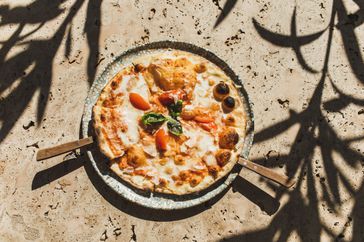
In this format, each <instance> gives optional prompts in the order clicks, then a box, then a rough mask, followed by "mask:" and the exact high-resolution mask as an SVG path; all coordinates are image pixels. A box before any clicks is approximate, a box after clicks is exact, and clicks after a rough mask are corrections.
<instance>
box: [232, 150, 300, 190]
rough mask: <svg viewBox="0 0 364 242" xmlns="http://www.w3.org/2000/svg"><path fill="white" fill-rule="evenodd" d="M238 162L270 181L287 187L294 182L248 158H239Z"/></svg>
mask: <svg viewBox="0 0 364 242" xmlns="http://www.w3.org/2000/svg"><path fill="white" fill-rule="evenodd" d="M238 163H239V164H240V165H242V166H244V167H246V168H248V169H249V170H252V171H254V172H255V173H257V174H259V175H261V176H264V177H265V178H268V179H270V180H272V181H275V182H277V183H279V184H281V185H283V186H285V187H287V188H289V187H291V186H293V184H295V183H296V182H295V181H294V180H293V179H289V178H288V177H287V176H285V175H281V174H278V173H276V172H275V171H273V170H271V169H269V168H267V167H264V166H261V165H258V164H256V163H254V162H252V161H249V160H246V159H244V158H241V157H240V158H239V161H238Z"/></svg>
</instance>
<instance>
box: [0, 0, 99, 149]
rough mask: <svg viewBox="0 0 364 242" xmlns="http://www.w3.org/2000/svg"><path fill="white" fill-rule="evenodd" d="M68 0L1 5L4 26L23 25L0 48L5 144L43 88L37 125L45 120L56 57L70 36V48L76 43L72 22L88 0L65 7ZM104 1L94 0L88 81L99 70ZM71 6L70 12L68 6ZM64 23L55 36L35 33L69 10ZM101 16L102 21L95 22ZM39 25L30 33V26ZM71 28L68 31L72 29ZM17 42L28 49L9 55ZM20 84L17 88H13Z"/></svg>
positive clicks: (89, 29) (0, 135)
mask: <svg viewBox="0 0 364 242" xmlns="http://www.w3.org/2000/svg"><path fill="white" fill-rule="evenodd" d="M63 2H64V1H63V0H61V1H49V0H37V1H34V2H32V3H30V4H29V5H26V6H21V7H15V8H12V9H10V7H9V6H8V5H0V17H1V22H0V27H6V26H10V25H15V26H17V28H16V29H15V31H14V32H13V33H12V34H11V36H10V37H9V38H8V39H7V40H3V41H1V43H0V44H1V48H0V96H1V98H0V106H1V107H2V108H1V110H0V121H1V123H2V124H1V128H0V143H1V142H2V141H3V140H4V139H5V138H6V137H7V135H8V134H9V132H10V131H11V129H12V128H13V126H14V124H15V123H16V122H17V120H18V119H19V117H20V116H21V115H22V113H23V112H24V110H25V109H26V107H27V106H28V104H29V103H30V101H31V100H32V99H33V97H34V96H35V95H36V94H37V92H38V91H39V92H40V95H39V97H38V107H37V117H36V118H37V119H36V120H37V124H38V126H39V125H40V123H41V122H42V119H43V116H44V112H45V108H46V106H47V105H48V103H49V95H50V87H51V84H52V81H53V76H54V73H53V64H54V58H55V56H56V54H57V52H58V50H59V48H60V46H61V43H62V41H63V39H64V38H65V37H67V38H66V39H67V40H66V53H65V55H66V56H67V55H69V53H70V50H71V48H72V38H71V26H72V21H73V19H74V17H75V16H76V15H77V13H78V11H79V10H80V8H81V7H82V5H83V4H84V2H85V0H75V1H74V3H73V4H72V6H71V7H70V8H69V9H65V8H62V3H63ZM100 8H101V1H97V3H94V1H91V0H90V1H89V2H88V11H87V16H86V24H85V32H86V35H87V41H88V43H89V48H90V56H89V58H88V68H87V70H88V71H87V73H88V81H89V83H90V84H91V83H92V81H93V79H94V77H95V72H96V64H95V63H96V62H97V58H98V50H99V35H100V18H101V12H100V11H101V10H100ZM67 10H68V11H67ZM65 12H66V15H65V17H64V18H63V20H62V22H61V24H60V25H59V27H57V28H56V29H55V31H54V33H53V35H52V36H51V37H50V38H44V39H39V38H35V37H33V36H32V35H34V33H36V32H37V31H39V30H40V29H41V28H42V27H43V26H45V25H46V24H47V23H48V22H50V21H51V20H53V19H55V18H57V17H59V16H60V14H62V13H65ZM95 18H98V25H97V26H96V28H94V27H92V26H94V21H95ZM30 24H33V25H34V24H36V25H37V26H36V27H35V28H34V29H33V30H31V31H29V32H27V33H24V32H25V27H26V26H27V25H30ZM67 30H68V31H67ZM15 47H22V50H21V51H20V52H18V53H17V54H15V55H14V56H11V57H10V58H8V59H6V56H7V55H8V54H9V53H10V52H11V51H12V50H13V48H15ZM14 86H15V88H13V87H14Z"/></svg>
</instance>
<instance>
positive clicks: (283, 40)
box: [253, 8, 326, 73]
mask: <svg viewBox="0 0 364 242" xmlns="http://www.w3.org/2000/svg"><path fill="white" fill-rule="evenodd" d="M253 24H254V27H255V29H256V30H257V31H258V33H259V35H260V36H261V37H262V38H263V39H265V40H267V41H269V42H270V43H272V44H274V45H277V46H280V47H291V48H292V49H293V51H294V52H295V54H296V57H297V60H298V62H299V63H300V64H301V66H302V68H303V69H304V70H306V71H308V72H311V73H317V71H316V70H314V69H313V68H311V67H310V66H309V65H308V64H307V63H306V61H305V59H304V57H303V55H302V52H301V47H302V46H304V45H307V44H309V43H311V42H313V41H314V40H316V39H318V38H319V37H320V36H321V35H322V34H323V33H324V32H325V30H326V29H324V30H321V31H319V32H317V33H313V34H309V35H305V36H297V23H296V8H295V9H294V11H293V14H292V19H291V35H290V36H287V35H281V34H277V33H274V32H271V31H269V30H267V29H265V28H263V27H262V26H261V25H260V24H259V23H258V22H257V21H256V20H255V19H253Z"/></svg>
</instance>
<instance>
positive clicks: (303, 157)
mask: <svg viewBox="0 0 364 242" xmlns="http://www.w3.org/2000/svg"><path fill="white" fill-rule="evenodd" d="M340 9H341V10H340ZM342 9H343V4H342V2H341V0H335V1H334V2H333V7H332V12H331V17H330V23H329V27H328V30H329V37H328V41H327V47H326V54H325V60H324V66H323V69H322V73H321V79H320V81H319V83H318V85H317V86H316V89H315V91H314V93H313V95H312V97H311V100H310V102H309V104H308V107H307V108H306V109H305V110H303V111H301V112H298V113H297V112H295V111H293V110H290V116H289V117H288V118H287V119H285V120H283V121H281V122H278V123H276V124H273V125H272V126H270V127H268V128H266V129H263V130H262V131H260V132H258V133H257V134H256V136H255V142H256V143H260V142H264V141H266V140H269V139H272V138H274V137H275V136H277V135H279V134H281V133H284V132H286V131H287V130H288V129H289V128H290V127H292V126H293V125H296V124H298V125H299V127H300V128H299V131H298V133H297V135H296V138H295V140H294V141H293V143H292V145H291V147H290V152H289V153H288V154H286V155H280V156H276V157H270V160H274V163H271V164H270V166H271V167H278V166H282V165H285V169H286V173H287V174H288V176H289V177H293V176H295V177H297V184H296V186H295V188H294V190H292V191H284V190H279V189H278V191H277V193H276V198H277V199H279V198H280V197H281V196H283V194H288V195H289V200H288V202H287V203H286V204H284V205H283V207H282V208H281V209H280V210H279V211H278V213H277V214H276V215H275V217H274V218H273V219H272V221H271V223H270V224H269V225H268V226H267V227H265V228H263V229H260V230H256V231H252V232H248V233H243V234H240V235H236V236H231V237H228V238H224V241H226V240H228V241H253V240H254V241H272V240H275V241H287V240H288V239H289V238H290V235H291V234H292V233H293V232H296V234H297V235H298V237H299V238H300V239H301V240H302V241H320V239H321V234H322V232H325V233H327V234H328V235H329V236H331V237H332V238H338V236H339V237H340V236H343V234H339V235H337V234H335V233H334V232H332V229H331V228H330V227H328V226H327V225H326V224H323V223H322V222H321V215H320V212H319V211H320V206H321V204H320V203H321V202H324V203H326V204H327V206H328V209H330V210H331V211H332V212H333V213H340V205H341V204H342V197H341V193H340V191H339V188H338V187H339V184H342V186H343V188H344V189H345V190H346V192H347V193H348V194H350V195H351V196H354V197H355V199H356V200H355V205H354V207H353V210H352V217H353V222H354V225H353V241H361V239H362V238H363V233H364V230H363V229H362V226H361V225H362V223H363V219H364V217H363V216H361V215H359V213H360V212H363V211H364V210H363V209H364V206H363V205H362V201H363V199H362V197H363V196H361V194H360V192H362V191H363V184H364V183H362V185H361V188H360V189H358V190H356V189H355V187H353V186H352V185H351V178H350V177H347V176H345V175H344V173H343V171H342V170H341V167H342V165H341V166H338V165H337V164H336V162H335V160H334V157H333V154H334V153H336V154H339V155H340V156H341V157H342V159H343V162H344V164H345V166H349V167H352V168H356V167H358V165H359V164H360V162H362V161H364V156H363V154H361V153H360V152H359V151H357V150H354V149H353V148H351V147H350V145H351V143H352V142H358V141H362V140H364V137H363V136H359V137H353V138H349V139H342V138H340V136H339V135H338V134H337V132H336V131H335V130H334V129H333V128H332V127H331V126H330V124H329V121H328V120H327V119H326V118H325V114H324V113H323V111H322V110H321V106H322V107H323V108H324V109H325V110H326V111H329V112H341V110H343V109H344V108H346V107H347V106H348V105H350V104H356V105H360V106H364V100H361V99H357V98H354V97H352V96H350V95H348V94H344V93H343V92H342V91H340V90H339V89H338V88H337V87H336V85H335V84H334V82H333V81H332V80H331V78H330V76H329V73H328V65H329V56H330V51H331V45H332V38H333V29H334V19H335V16H336V14H337V12H340V11H343V10H342ZM341 15H342V16H341V17H340V13H338V16H339V20H340V18H341V20H342V19H343V16H344V14H341ZM294 16H295V11H294V13H293V17H292V21H291V36H284V35H280V34H275V33H273V32H271V31H269V30H267V29H265V28H263V27H262V26H261V25H260V24H259V23H257V21H256V20H254V19H253V23H254V26H255V28H256V30H257V32H258V33H259V35H260V36H261V37H262V38H263V39H265V40H267V41H269V42H270V43H272V44H275V45H278V46H281V47H292V48H293V49H294V51H295V53H296V55H297V57H298V60H299V62H300V64H301V66H302V68H303V69H304V70H307V71H309V72H310V70H309V69H308V68H307V67H308V66H307V65H306V64H305V62H304V60H303V58H302V59H301V61H300V57H299V56H300V55H301V54H300V47H301V46H302V45H304V44H308V43H310V42H312V41H314V40H315V39H317V38H318V37H319V36H321V35H322V33H323V31H320V32H318V33H315V34H312V35H308V36H305V37H304V38H301V37H297V35H296V27H295V25H296V21H295V17H294ZM349 30H350V28H349ZM348 32H349V33H348ZM341 34H342V36H343V41H344V42H346V43H344V45H346V46H350V47H347V48H346V54H347V55H348V56H350V55H351V54H350V53H349V52H348V49H349V48H351V49H353V48H354V49H356V46H357V41H354V43H349V41H348V38H349V39H355V40H356V38H355V36H352V34H353V32H350V31H348V30H347V29H346V30H345V31H341ZM348 36H349V37H348ZM300 38H301V39H300ZM301 56H302V55H301ZM349 62H350V60H349ZM353 65H355V66H356V67H353ZM361 65H363V62H362V59H361V58H356V59H355V63H352V62H351V66H352V68H353V69H354V73H357V72H356V71H355V68H357V67H358V66H359V67H360V66H361ZM311 71H312V70H311ZM327 77H329V78H327ZM357 77H358V79H359V80H360V77H361V76H360V75H359V74H358V73H357ZM328 79H329V81H330V83H331V87H332V88H333V89H334V90H335V92H336V93H337V94H338V97H336V98H334V99H331V100H329V101H326V102H323V100H322V95H323V91H324V87H325V86H327V85H324V84H325V82H327V80H328ZM316 148H319V150H320V153H321V156H322V165H323V166H322V169H323V171H321V172H318V171H317V166H319V165H318V164H317V163H316V162H317V161H315V160H314V157H313V153H314V150H315V149H316ZM265 160H266V158H265V157H263V158H258V159H257V161H258V162H259V163H264V162H265ZM282 161H285V162H282ZM315 166H316V167H315ZM315 173H316V174H315ZM267 185H268V186H270V184H269V182H268V184H267ZM304 185H305V187H307V194H305V195H303V194H302V192H301V188H302V186H304ZM317 188H320V189H321V191H322V194H323V197H322V198H319V197H318V190H316V189H317ZM277 235H278V236H277Z"/></svg>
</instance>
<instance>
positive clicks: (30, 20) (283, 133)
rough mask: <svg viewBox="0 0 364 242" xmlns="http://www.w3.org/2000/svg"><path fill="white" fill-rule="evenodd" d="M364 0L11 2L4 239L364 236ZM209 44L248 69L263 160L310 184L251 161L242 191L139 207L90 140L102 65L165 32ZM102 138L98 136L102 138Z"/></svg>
mask: <svg viewBox="0 0 364 242" xmlns="http://www.w3.org/2000/svg"><path fill="white" fill-rule="evenodd" d="M363 11H364V6H363V3H362V1H346V0H335V1H325V0H322V1H320V0H319V1H302V2H297V1H296V2H294V1H292V2H289V1H283V0H278V1H250V0H244V1H235V0H229V1H227V2H226V1H217V0H215V1H189V2H187V1H148V2H147V1H116V0H114V1H103V2H101V1H86V0H69V1H47V0H38V1H26V0H16V1H1V3H0V125H1V128H0V241H27V240H34V241H100V240H101V241H220V240H228V241H229V240H230V241H335V240H339V241H340V240H342V241H363V239H364V226H362V225H363V224H364V183H363V176H364V153H363V152H364V64H363V55H364V49H363V48H364V25H363V22H364V15H363ZM160 40H175V41H186V42H191V43H193V44H195V45H198V46H201V47H207V48H208V49H210V50H211V51H213V52H214V53H216V54H217V55H218V56H219V57H220V58H222V59H223V60H225V61H226V62H227V63H228V64H229V65H230V66H231V68H232V69H233V70H234V71H235V72H236V73H237V74H238V75H239V76H240V77H241V79H243V80H244V81H245V89H246V90H247V92H248V93H249V96H250V99H251V100H252V102H253V111H254V114H255V131H256V135H255V142H254V145H253V148H252V150H251V153H250V157H249V158H250V159H251V160H253V161H255V162H258V163H260V164H263V165H265V166H268V167H272V168H273V169H275V170H277V171H278V172H282V173H286V174H287V175H289V176H292V177H294V178H295V179H296V180H297V184H296V185H295V186H294V187H293V188H292V189H290V190H285V189H283V188H281V187H279V186H277V185H276V184H273V183H271V182H269V181H267V180H266V179H263V178H261V177H259V176H258V175H256V174H254V173H252V172H250V171H248V170H245V169H243V170H242V171H241V172H240V177H238V178H237V179H236V180H235V182H234V183H233V186H232V188H230V189H228V190H227V191H226V192H224V193H222V194H221V195H220V196H218V197H216V198H215V199H212V200H211V201H209V202H206V203H204V204H202V205H200V206H198V207H194V208H190V209H186V210H179V211H174V212H167V211H164V212H163V211H156V210H150V209H146V208H143V207H139V206H136V205H133V204H131V203H129V202H127V201H125V200H123V199H121V198H119V196H118V195H117V194H116V193H114V192H113V191H112V190H111V189H109V188H108V187H107V186H105V184H104V183H103V182H102V180H101V179H99V178H98V176H97V174H96V173H95V171H94V170H93V167H92V166H91V164H90V161H89V160H88V158H87V155H86V151H85V150H81V151H77V152H72V153H69V154H66V155H62V156H59V157H55V158H52V159H48V160H45V161H42V162H37V161H35V153H36V151H37V150H38V149H39V148H45V147H49V146H52V145H56V144H59V143H63V142H67V141H72V140H75V139H78V138H79V137H80V132H81V131H80V130H81V118H82V112H83V106H84V101H85V98H86V96H87V93H88V91H89V88H90V85H91V83H92V81H93V80H94V78H95V76H98V75H100V74H101V72H102V71H103V70H104V68H105V66H106V65H107V63H109V62H110V61H111V60H112V59H113V58H114V57H115V56H117V55H118V54H120V53H121V52H123V51H125V50H126V49H129V48H131V47H134V46H136V45H139V44H143V43H148V42H151V41H160ZM92 148H94V147H89V149H92Z"/></svg>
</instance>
